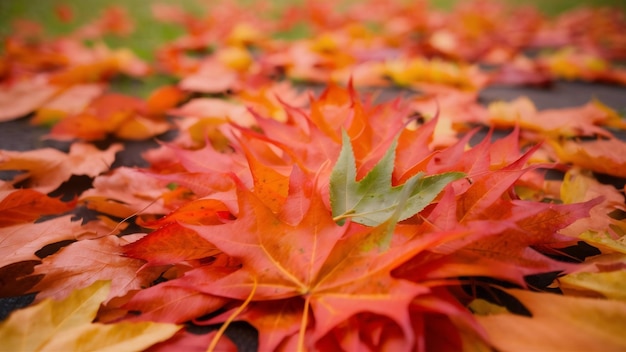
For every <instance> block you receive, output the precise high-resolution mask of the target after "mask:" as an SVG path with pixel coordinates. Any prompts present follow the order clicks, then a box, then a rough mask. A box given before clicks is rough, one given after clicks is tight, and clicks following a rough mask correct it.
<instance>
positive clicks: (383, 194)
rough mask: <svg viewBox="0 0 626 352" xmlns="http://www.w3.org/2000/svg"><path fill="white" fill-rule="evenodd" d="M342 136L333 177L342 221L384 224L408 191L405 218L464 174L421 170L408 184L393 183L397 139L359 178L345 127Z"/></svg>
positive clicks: (334, 205) (336, 212)
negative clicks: (371, 167)
mask: <svg viewBox="0 0 626 352" xmlns="http://www.w3.org/2000/svg"><path fill="white" fill-rule="evenodd" d="M342 140H343V147H342V150H341V153H340V154H339V159H338V160H337V163H336V164H335V167H334V168H333V171H332V174H331V177H330V196H331V205H332V208H333V217H334V219H335V220H336V221H337V222H338V223H339V224H343V223H344V222H345V219H346V218H350V219H351V220H352V221H354V222H357V223H360V224H364V225H368V226H377V225H380V224H382V223H383V222H385V221H386V220H387V219H389V217H390V216H391V214H393V213H394V211H395V210H396V208H397V207H398V204H399V199H400V197H401V195H402V194H403V192H407V193H408V194H409V197H408V199H407V201H406V204H405V208H404V209H403V210H402V212H401V213H400V216H399V219H398V220H399V221H401V220H404V219H406V218H409V217H411V216H413V215H415V214H417V213H418V212H419V211H420V210H422V209H424V207H426V206H427V205H428V204H429V203H430V202H431V201H432V200H433V199H435V197H437V195H438V194H439V193H440V192H441V190H442V189H443V188H444V187H445V186H446V185H448V183H450V182H452V181H455V180H458V179H459V178H462V177H463V176H464V174H463V173H460V172H450V173H445V174H441V175H432V176H427V177H424V175H423V174H418V175H415V176H413V177H411V178H410V179H409V180H407V181H406V183H405V184H404V185H400V186H394V187H392V185H391V178H392V173H393V160H394V156H395V149H396V145H397V141H394V143H393V144H392V146H391V148H389V150H388V151H387V153H386V154H385V155H384V156H383V158H382V159H381V160H380V162H379V163H378V164H376V166H374V168H373V169H372V170H371V171H370V172H369V173H368V174H367V175H366V176H365V177H363V179H361V180H360V181H357V180H356V166H355V164H356V162H355V158H354V153H353V151H352V146H351V143H350V138H349V137H348V135H347V133H345V131H344V133H343V137H342ZM405 185H411V187H410V189H409V190H408V191H405V190H404V188H405Z"/></svg>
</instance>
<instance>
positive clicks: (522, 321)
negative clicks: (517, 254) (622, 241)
mask: <svg viewBox="0 0 626 352" xmlns="http://www.w3.org/2000/svg"><path fill="white" fill-rule="evenodd" d="M507 292H508V293H509V294H512V295H513V296H514V297H515V298H517V299H518V300H519V301H520V302H521V303H522V304H523V305H524V306H525V307H526V308H527V309H528V310H529V311H530V313H531V314H532V317H525V316H519V315H513V314H491V315H485V316H478V317H477V319H478V321H479V323H480V325H482V326H483V328H485V330H487V333H488V334H489V337H490V341H491V343H492V344H493V345H494V347H495V348H497V349H499V350H507V351H528V350H551V351H556V350H559V351H574V350H587V351H589V350H596V349H598V348H601V349H603V350H606V351H621V350H624V348H626V340H624V336H623V331H624V329H625V328H626V303H624V302H618V301H608V300H603V299H595V298H582V297H567V296H559V295H555V294H545V293H536V292H528V291H521V290H507Z"/></svg>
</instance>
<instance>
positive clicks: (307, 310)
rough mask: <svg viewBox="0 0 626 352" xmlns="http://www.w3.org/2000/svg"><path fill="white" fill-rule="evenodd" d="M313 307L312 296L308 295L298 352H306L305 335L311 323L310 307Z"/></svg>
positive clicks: (301, 324) (303, 313) (299, 336)
mask: <svg viewBox="0 0 626 352" xmlns="http://www.w3.org/2000/svg"><path fill="white" fill-rule="evenodd" d="M310 305H311V295H307V296H306V299H305V301H304V311H303V312H302V322H300V332H299V334H298V352H304V351H305V349H304V334H305V332H306V326H307V324H308V322H309V306H310Z"/></svg>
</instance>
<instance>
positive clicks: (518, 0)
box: [0, 0, 626, 59]
mask: <svg viewBox="0 0 626 352" xmlns="http://www.w3.org/2000/svg"><path fill="white" fill-rule="evenodd" d="M233 1H237V0H233ZM238 1H239V2H240V3H242V4H249V3H252V2H254V1H256V0H238ZM303 1H304V0H269V1H267V2H268V3H269V4H270V5H271V7H272V8H273V9H274V11H270V13H268V14H265V15H268V16H276V15H277V14H279V13H280V9H281V8H283V7H285V6H289V5H293V4H298V3H302V2H303ZM358 1H359V0H347V1H346V0H344V1H343V2H358ZM400 1H407V2H410V0H400ZM458 1H461V0H430V1H428V3H429V4H430V5H431V6H433V7H435V8H439V9H450V8H451V7H453V6H454V4H455V3H457V2H458ZM502 1H504V2H507V3H510V4H512V5H527V6H528V5H530V6H535V7H536V8H537V9H539V10H540V11H541V12H543V13H544V14H546V15H548V16H554V15H557V14H559V13H562V12H564V11H566V10H570V9H574V8H576V7H579V6H596V7H598V6H612V7H615V8H617V9H619V10H621V11H624V13H625V14H626V0H588V1H584V0H502ZM203 2H204V3H208V4H210V3H211V0H176V1H172V0H170V1H167V0H162V1H158V0H157V1H152V0H26V1H24V0H0V37H4V36H6V35H8V34H10V32H11V30H12V23H13V22H14V21H15V20H16V19H28V20H34V21H36V22H39V23H40V24H41V25H42V26H43V28H44V29H45V31H46V33H47V34H50V35H53V36H56V35H63V34H64V33H69V32H70V31H71V30H73V29H75V28H77V27H78V26H80V25H83V24H85V23H88V22H89V21H91V20H93V19H94V18H95V17H96V16H97V15H98V14H100V13H101V11H102V10H103V9H104V8H106V7H109V6H111V5H120V6H122V7H124V8H126V9H127V11H128V13H129V15H130V17H131V18H132V19H133V21H134V23H135V29H134V32H133V33H132V34H131V35H129V36H127V37H116V36H111V37H107V38H104V40H105V42H107V43H108V44H109V45H111V46H112V47H120V46H124V47H130V48H132V49H133V50H134V51H135V53H137V54H138V55H139V56H140V57H142V58H146V59H150V58H151V57H152V53H153V49H154V48H155V47H157V46H158V45H159V44H161V43H163V42H165V41H168V40H172V39H174V38H177V37H178V36H179V35H181V34H182V33H183V29H182V28H180V26H177V25H173V24H165V23H160V22H157V21H155V19H154V18H153V15H152V11H151V8H150V6H151V5H152V4H154V3H165V4H176V5H179V6H181V7H183V8H185V9H187V10H189V11H191V12H192V13H194V14H198V15H201V14H202V13H203V12H204V10H203V8H204V7H203V5H202V4H203ZM59 5H67V6H68V7H69V8H71V10H72V19H71V21H68V22H63V21H60V20H59V17H58V15H57V12H56V8H57V7H58V6H59ZM261 15H264V14H261ZM295 30H296V31H298V30H300V32H301V33H297V32H296V33H284V36H285V37H298V36H299V35H303V34H305V33H306V31H305V30H303V28H302V27H296V28H295Z"/></svg>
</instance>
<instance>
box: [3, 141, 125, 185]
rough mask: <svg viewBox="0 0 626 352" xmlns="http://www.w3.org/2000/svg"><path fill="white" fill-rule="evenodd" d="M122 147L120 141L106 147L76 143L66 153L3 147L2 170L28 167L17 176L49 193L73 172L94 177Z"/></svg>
mask: <svg viewBox="0 0 626 352" xmlns="http://www.w3.org/2000/svg"><path fill="white" fill-rule="evenodd" d="M122 148H123V146H122V145H121V144H113V145H111V146H110V147H109V148H107V149H106V150H99V149H98V148H96V147H95V146H93V145H91V144H84V143H74V144H72V145H71V146H70V151H69V153H67V154H66V153H63V152H61V151H59V150H56V149H52V148H45V149H37V150H30V151H25V152H17V151H4V150H0V170H22V171H26V173H25V174H23V175H18V177H17V180H27V181H26V186H27V187H29V188H31V189H33V190H36V191H39V192H42V193H48V192H51V191H53V190H55V189H56V188H58V187H59V186H60V185H61V184H62V183H63V182H65V181H67V180H69V178H70V176H72V175H87V176H90V177H95V176H97V175H98V174H100V173H101V172H104V171H107V170H108V169H109V167H110V166H111V164H112V163H113V160H115V153H117V152H118V151H120V150H122ZM17 180H14V182H15V181H17Z"/></svg>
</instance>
